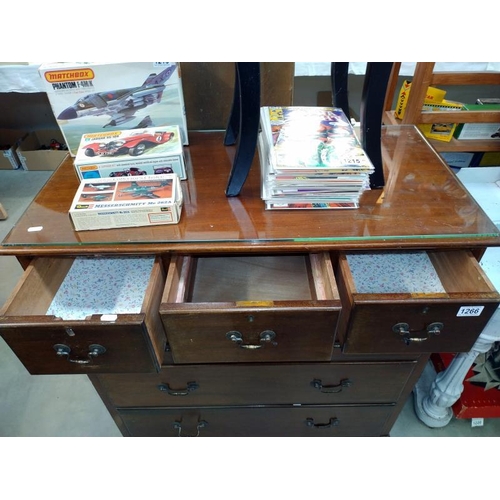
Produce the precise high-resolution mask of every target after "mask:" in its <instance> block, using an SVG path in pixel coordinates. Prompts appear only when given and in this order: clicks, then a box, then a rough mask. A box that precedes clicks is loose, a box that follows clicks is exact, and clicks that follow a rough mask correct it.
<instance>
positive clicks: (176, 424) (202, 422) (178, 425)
mask: <svg viewBox="0 0 500 500" xmlns="http://www.w3.org/2000/svg"><path fill="white" fill-rule="evenodd" d="M207 425H208V422H206V421H205V420H200V421H199V422H198V423H197V424H196V435H193V434H184V436H183V435H182V422H177V420H176V421H175V422H174V429H177V430H178V431H179V434H178V436H179V437H198V436H199V435H200V429H203V428H204V427H206V426H207Z"/></svg>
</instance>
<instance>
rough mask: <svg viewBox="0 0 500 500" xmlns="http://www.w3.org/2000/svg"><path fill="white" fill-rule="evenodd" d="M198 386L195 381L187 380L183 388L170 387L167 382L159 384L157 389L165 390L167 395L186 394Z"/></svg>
mask: <svg viewBox="0 0 500 500" xmlns="http://www.w3.org/2000/svg"><path fill="white" fill-rule="evenodd" d="M198 387H200V386H199V385H198V384H197V383H196V382H188V383H187V386H186V388H185V389H178V390H175V389H171V388H170V386H169V385H168V384H160V385H159V386H158V389H159V390H160V391H162V392H166V393H167V394H168V395H169V396H187V395H188V394H189V393H190V392H191V391H194V390H196V389H198Z"/></svg>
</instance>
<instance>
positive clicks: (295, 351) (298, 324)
mask: <svg viewBox="0 0 500 500" xmlns="http://www.w3.org/2000/svg"><path fill="white" fill-rule="evenodd" d="M338 315H339V313H338V311H328V310H327V311H324V310H321V311H318V310H311V309H307V308H304V309H303V310H299V311H286V310H284V309H281V310H276V309H271V310H256V309H251V310H249V309H246V310H245V309H239V310H227V311H225V312H223V313H207V312H203V311H198V312H197V313H195V314H189V315H186V314H179V315H175V314H164V315H163V323H164V326H165V331H166V332H167V337H168V342H169V345H170V348H171V351H172V356H173V359H174V362H175V363H235V362H238V363H251V362H257V363H258V362H279V361H283V362H285V361H329V360H330V359H331V356H332V350H333V340H334V336H335V328H336V324H337V320H338Z"/></svg>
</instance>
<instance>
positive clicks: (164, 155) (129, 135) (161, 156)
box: [74, 125, 186, 180]
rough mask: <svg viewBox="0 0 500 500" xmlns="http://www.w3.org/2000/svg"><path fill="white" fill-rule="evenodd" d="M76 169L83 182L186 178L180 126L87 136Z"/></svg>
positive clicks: (78, 152) (76, 161)
mask: <svg viewBox="0 0 500 500" xmlns="http://www.w3.org/2000/svg"><path fill="white" fill-rule="evenodd" d="M74 165H75V169H76V172H77V174H78V176H79V177H80V180H83V179H97V178H101V177H130V176H143V175H153V174H177V175H178V176H179V178H180V179H181V180H184V179H185V178H186V168H185V164H184V153H183V147H182V142H181V137H180V132H179V127H178V126H177V125H175V126H174V127H155V128H144V129H136V130H116V131H109V132H95V133H91V134H84V135H83V136H82V140H81V142H80V147H79V148H78V151H77V153H76V157H75V159H74Z"/></svg>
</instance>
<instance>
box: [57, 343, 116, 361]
mask: <svg viewBox="0 0 500 500" xmlns="http://www.w3.org/2000/svg"><path fill="white" fill-rule="evenodd" d="M54 350H55V351H56V354H57V355H58V356H59V357H61V358H62V357H63V356H66V359H67V360H68V361H69V362H70V363H78V364H80V365H88V364H90V363H92V361H93V359H94V358H97V356H99V354H104V353H105V352H106V349H105V348H104V347H103V346H102V345H99V344H91V345H89V352H88V354H87V357H88V359H71V358H70V357H69V353H70V352H71V348H70V347H68V346H67V345H65V344H55V345H54Z"/></svg>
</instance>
